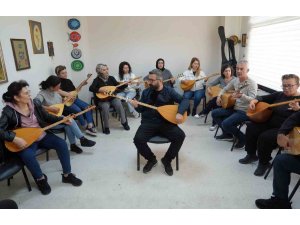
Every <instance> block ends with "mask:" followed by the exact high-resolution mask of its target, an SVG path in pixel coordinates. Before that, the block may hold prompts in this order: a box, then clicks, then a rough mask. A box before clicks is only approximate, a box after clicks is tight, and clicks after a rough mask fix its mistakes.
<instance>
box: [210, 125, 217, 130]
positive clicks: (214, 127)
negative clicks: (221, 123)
mask: <svg viewBox="0 0 300 225" xmlns="http://www.w3.org/2000/svg"><path fill="white" fill-rule="evenodd" d="M217 127H218V125H213V126H211V127H210V128H209V130H210V131H214V130H216V129H217Z"/></svg>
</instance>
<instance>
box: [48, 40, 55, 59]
mask: <svg viewBox="0 0 300 225" xmlns="http://www.w3.org/2000/svg"><path fill="white" fill-rule="evenodd" d="M47 46H48V53H49V56H50V57H51V56H54V47H53V42H52V41H48V42H47Z"/></svg>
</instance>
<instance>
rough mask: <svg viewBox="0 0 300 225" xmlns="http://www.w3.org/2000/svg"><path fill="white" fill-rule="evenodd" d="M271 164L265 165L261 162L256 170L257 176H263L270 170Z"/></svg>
mask: <svg viewBox="0 0 300 225" xmlns="http://www.w3.org/2000/svg"><path fill="white" fill-rule="evenodd" d="M270 166H271V164H270V163H269V162H268V163H267V164H263V163H261V162H259V163H258V166H257V168H256V170H255V171H254V175H255V176H263V175H264V174H265V172H266V171H267V170H268V169H269V167H270Z"/></svg>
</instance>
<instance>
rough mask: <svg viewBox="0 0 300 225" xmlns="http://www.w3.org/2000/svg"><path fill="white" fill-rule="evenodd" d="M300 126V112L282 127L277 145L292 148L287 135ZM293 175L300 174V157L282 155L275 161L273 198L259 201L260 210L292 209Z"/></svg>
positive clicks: (257, 202) (257, 203) (256, 202)
mask: <svg viewBox="0 0 300 225" xmlns="http://www.w3.org/2000/svg"><path fill="white" fill-rule="evenodd" d="M296 126H300V112H296V113H294V114H293V115H291V116H290V117H289V118H288V119H287V120H286V121H285V122H284V123H283V124H282V126H281V127H280V129H279V131H278V135H277V143H278V145H280V146H281V147H284V149H288V148H290V145H289V138H288V136H287V134H288V133H289V132H290V131H291V130H292V129H293V128H294V127H296ZM291 173H297V174H300V155H289V154H280V155H277V156H276V158H275V159H274V178H273V196H272V197H271V198H270V199H257V200H256V201H255V204H256V206H257V207H258V208H260V209H290V208H291V203H290V202H289V201H288V194H289V184H290V181H291Z"/></svg>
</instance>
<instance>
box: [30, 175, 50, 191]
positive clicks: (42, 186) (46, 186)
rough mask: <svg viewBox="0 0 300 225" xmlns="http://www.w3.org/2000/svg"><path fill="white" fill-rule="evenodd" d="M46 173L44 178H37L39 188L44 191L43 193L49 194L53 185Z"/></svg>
mask: <svg viewBox="0 0 300 225" xmlns="http://www.w3.org/2000/svg"><path fill="white" fill-rule="evenodd" d="M43 175H44V179H41V180H37V179H34V180H35V183H36V185H37V186H38V188H39V190H40V191H41V192H42V194H43V195H48V194H49V193H50V192H51V187H50V185H49V184H48V177H47V176H46V175H45V174H43Z"/></svg>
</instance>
